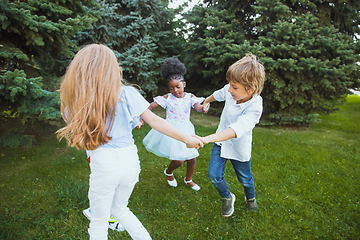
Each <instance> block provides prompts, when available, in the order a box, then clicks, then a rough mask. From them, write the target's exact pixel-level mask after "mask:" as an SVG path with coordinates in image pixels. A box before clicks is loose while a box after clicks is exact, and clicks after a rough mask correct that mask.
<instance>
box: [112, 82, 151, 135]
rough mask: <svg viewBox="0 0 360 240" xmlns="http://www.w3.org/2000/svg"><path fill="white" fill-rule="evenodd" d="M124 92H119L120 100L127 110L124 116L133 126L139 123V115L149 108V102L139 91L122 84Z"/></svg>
mask: <svg viewBox="0 0 360 240" xmlns="http://www.w3.org/2000/svg"><path fill="white" fill-rule="evenodd" d="M122 90H123V91H124V94H121V96H120V99H119V100H120V101H122V102H123V103H125V104H126V108H127V111H126V112H125V117H126V119H127V121H128V122H129V123H131V124H132V127H133V128H135V127H136V126H137V125H139V123H140V115H141V114H142V113H143V112H144V111H145V110H146V109H148V108H149V105H150V104H149V102H148V101H146V99H145V98H144V97H143V96H142V95H141V94H140V93H139V91H138V90H137V89H135V88H133V87H130V86H124V87H123V89H122Z"/></svg>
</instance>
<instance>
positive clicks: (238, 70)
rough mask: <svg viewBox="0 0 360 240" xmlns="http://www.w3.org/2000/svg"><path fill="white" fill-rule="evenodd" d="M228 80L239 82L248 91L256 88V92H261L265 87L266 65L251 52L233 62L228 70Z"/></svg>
mask: <svg viewBox="0 0 360 240" xmlns="http://www.w3.org/2000/svg"><path fill="white" fill-rule="evenodd" d="M226 79H227V80H228V82H232V81H234V82H238V83H240V84H241V85H243V86H244V87H245V90H246V91H248V92H249V91H251V90H252V89H254V90H255V91H254V94H259V95H260V93H261V91H262V89H263V87H264V80H265V70H264V66H263V65H262V64H261V63H260V62H259V61H258V60H257V59H256V56H255V55H253V54H251V53H249V54H246V55H245V57H243V58H242V59H240V60H239V61H237V62H235V63H233V64H232V65H231V66H230V67H229V69H228V70H227V72H226Z"/></svg>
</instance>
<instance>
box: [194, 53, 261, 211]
mask: <svg viewBox="0 0 360 240" xmlns="http://www.w3.org/2000/svg"><path fill="white" fill-rule="evenodd" d="M226 79H227V81H228V82H229V83H228V84H226V85H225V86H224V87H223V88H221V89H219V90H217V91H215V92H214V93H213V94H212V95H211V96H209V97H207V98H206V99H205V101H204V103H203V111H204V112H207V111H208V108H209V107H210V103H211V102H213V101H225V106H224V109H223V111H222V113H221V117H220V123H219V126H218V129H217V130H216V133H215V134H212V135H208V136H206V137H198V138H199V139H200V140H201V141H202V142H203V143H204V144H206V143H209V142H214V145H213V148H212V152H211V157H210V163H209V169H208V177H209V179H210V181H211V183H212V184H213V185H214V186H215V188H216V190H217V191H218V192H219V194H220V196H221V200H222V202H223V204H222V209H221V210H222V214H223V216H225V217H230V216H231V215H232V214H233V212H234V203H235V195H234V194H233V193H231V192H230V190H229V187H228V186H227V184H226V181H225V178H224V172H225V165H226V162H227V160H230V161H231V163H232V165H233V168H234V170H235V173H236V175H237V178H238V180H239V182H240V183H241V184H242V185H243V187H244V192H245V199H246V202H247V207H248V209H249V210H251V211H257V210H258V206H257V203H256V200H255V187H254V179H253V176H252V173H251V167H250V162H251V142H252V130H253V128H254V127H255V125H256V124H257V123H258V122H259V120H260V117H261V114H262V111H263V100H262V98H261V96H260V93H261V91H262V89H263V86H264V79H265V71H264V66H263V65H262V64H261V63H260V62H259V61H258V60H257V59H256V57H255V56H254V55H252V54H247V55H246V56H245V57H243V58H242V59H240V60H239V61H237V62H235V63H234V64H232V65H231V66H230V67H229V69H228V71H227V73H226Z"/></svg>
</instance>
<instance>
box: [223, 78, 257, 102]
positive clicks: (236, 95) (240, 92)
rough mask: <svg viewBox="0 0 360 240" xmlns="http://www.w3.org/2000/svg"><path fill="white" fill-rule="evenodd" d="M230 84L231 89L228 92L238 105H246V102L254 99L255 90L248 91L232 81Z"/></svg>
mask: <svg viewBox="0 0 360 240" xmlns="http://www.w3.org/2000/svg"><path fill="white" fill-rule="evenodd" d="M229 83H230V87H229V89H228V91H229V93H230V94H231V96H232V97H233V99H234V100H235V101H236V103H244V102H247V101H249V100H250V99H251V98H252V96H253V94H254V91H255V89H251V90H250V91H246V90H245V87H244V86H243V85H242V84H240V83H238V82H235V81H231V82H229Z"/></svg>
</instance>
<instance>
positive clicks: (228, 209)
mask: <svg viewBox="0 0 360 240" xmlns="http://www.w3.org/2000/svg"><path fill="white" fill-rule="evenodd" d="M230 194H231V197H230V198H222V199H221V201H222V202H223V205H222V208H221V212H222V215H223V216H224V217H230V216H231V215H232V214H233V213H234V203H235V195H234V194H232V193H230Z"/></svg>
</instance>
